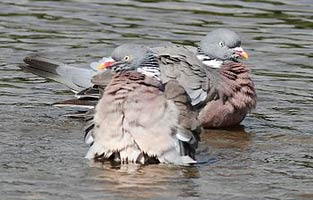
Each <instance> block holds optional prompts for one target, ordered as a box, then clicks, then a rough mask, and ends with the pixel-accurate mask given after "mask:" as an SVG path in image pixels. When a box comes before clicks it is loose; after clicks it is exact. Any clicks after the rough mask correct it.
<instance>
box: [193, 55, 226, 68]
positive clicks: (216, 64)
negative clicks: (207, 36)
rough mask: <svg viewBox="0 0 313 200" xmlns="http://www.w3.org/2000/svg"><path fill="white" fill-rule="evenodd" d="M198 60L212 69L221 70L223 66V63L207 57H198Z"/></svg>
mask: <svg viewBox="0 0 313 200" xmlns="http://www.w3.org/2000/svg"><path fill="white" fill-rule="evenodd" d="M197 58H198V59H199V60H200V61H201V62H202V63H203V64H204V65H205V66H207V67H211V68H217V69H218V68H221V65H222V64H223V61H221V60H216V59H211V58H210V57H209V56H205V55H197Z"/></svg>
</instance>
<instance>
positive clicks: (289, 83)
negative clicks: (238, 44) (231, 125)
mask: <svg viewBox="0 0 313 200" xmlns="http://www.w3.org/2000/svg"><path fill="white" fill-rule="evenodd" d="M312 10H313V6H312V3H311V1H310V0H297V1H293V0H276V1H271V0H264V1H256V0H255V1H254V0H237V1H236V0H230V1H227V2H226V1H225V2H221V1H215V0H212V1H201V0H193V1H192V0H190V1H188V0H180V1H178V0H177V1H169V2H167V1H161V0H159V1H156V0H155V1H152V0H151V1H148V0H137V1H135V0H132V1H131V0H128V1H126V0H125V1H124V0H123V1H100V0H92V1H87V0H67V1H48V0H46V1H44V0H19V1H11V0H2V1H1V3H0V34H1V37H0V49H1V56H0V66H1V67H0V113H1V115H0V122H1V123H0V126H1V129H0V137H1V140H0V177H1V180H0V188H1V190H0V197H1V198H0V199H75V200H76V199H218V200H220V199H223V200H224V199H232V200H233V199H238V200H242V199H253V200H254V199H312V198H313V189H312V188H313V153H312V152H313V125H312V124H313V117H312V113H313V81H312V80H313V71H312V69H313V59H312V57H313V54H312V52H313V31H312V29H313V12H312ZM218 27H228V28H231V29H233V30H235V31H237V32H239V33H240V35H241V37H242V40H243V44H242V46H243V47H244V48H245V49H246V51H247V52H248V53H249V54H250V59H249V60H248V61H247V62H246V64H248V65H249V66H250V71H251V76H252V78H253V80H254V82H255V84H256V88H257V94H258V105H257V109H256V110H254V111H253V112H252V113H251V114H250V115H249V116H248V117H247V118H246V119H245V120H244V122H243V123H242V125H243V126H242V127H239V128H237V129H231V130H208V131H207V133H206V134H204V135H202V141H201V145H200V148H199V159H201V160H208V161H209V163H208V164H200V165H197V166H194V167H178V166H166V165H154V166H137V165H130V166H111V165H109V164H104V165H100V164H95V163H90V162H88V161H87V160H85V159H84V158H83V157H84V154H85V153H86V152H87V149H88V147H87V146H85V145H84V143H83V139H82V137H83V136H82V132H81V128H82V126H83V123H82V122H81V121H79V120H73V119H68V118H66V117H62V114H65V113H66V112H68V111H64V110H62V109H60V108H54V107H52V106H51V103H53V102H55V101H58V100H64V99H67V98H70V97H72V94H71V92H69V91H68V89H67V88H65V87H64V86H62V85H60V84H58V83H54V82H51V81H47V80H45V79H43V78H40V77H37V76H35V75H32V74H29V73H25V72H23V71H21V70H20V69H19V68H18V67H17V65H18V64H19V63H21V62H22V59H23V57H24V56H25V55H27V54H31V53H43V54H45V55H47V56H48V57H49V58H52V59H56V60H59V61H63V62H65V63H69V64H73V65H77V66H87V65H88V64H89V63H90V62H92V61H94V60H98V59H99V58H101V57H103V56H105V55H109V54H110V52H111V51H112V49H113V48H114V47H116V46H117V45H119V44H122V43H125V42H139V43H144V44H145V43H157V42H159V41H165V42H166V41H170V42H175V43H178V44H185V45H196V44H197V42H198V41H199V40H200V39H201V37H202V36H204V35H205V34H206V33H207V32H208V31H210V30H213V29H215V28H218Z"/></svg>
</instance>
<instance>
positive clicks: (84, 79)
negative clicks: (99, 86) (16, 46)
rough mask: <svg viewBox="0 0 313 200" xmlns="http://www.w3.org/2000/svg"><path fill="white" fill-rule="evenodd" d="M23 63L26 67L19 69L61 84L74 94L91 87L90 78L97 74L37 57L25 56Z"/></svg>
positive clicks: (89, 70)
mask: <svg viewBox="0 0 313 200" xmlns="http://www.w3.org/2000/svg"><path fill="white" fill-rule="evenodd" d="M24 62H25V63H26V64H27V65H20V66H19V67H20V68H22V69H24V70H26V71H29V72H31V73H33V74H36V75H38V76H41V77H45V78H48V79H51V80H54V81H56V82H59V83H62V84H64V85H66V86H67V87H69V88H70V89H72V90H73V91H74V92H78V91H80V90H83V89H85V88H88V87H91V86H92V83H91V82H90V78H91V77H92V76H94V75H95V74H96V73H97V72H96V71H94V70H92V69H90V68H79V67H72V66H69V65H66V64H64V63H61V62H57V61H54V60H51V59H47V58H44V57H41V56H38V55H33V56H27V57H25V58H24Z"/></svg>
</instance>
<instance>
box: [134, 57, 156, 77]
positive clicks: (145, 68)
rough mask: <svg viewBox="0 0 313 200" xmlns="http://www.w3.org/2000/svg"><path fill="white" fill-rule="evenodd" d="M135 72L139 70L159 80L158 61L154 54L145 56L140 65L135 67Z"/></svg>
mask: <svg viewBox="0 0 313 200" xmlns="http://www.w3.org/2000/svg"><path fill="white" fill-rule="evenodd" d="M137 72H140V73H142V74H144V75H146V76H148V77H152V78H155V79H157V80H161V78H160V77H161V71H160V68H159V63H158V60H157V58H156V57H155V56H154V55H152V54H151V55H149V56H147V57H146V58H145V59H144V61H143V62H142V63H141V65H140V67H138V68H137Z"/></svg>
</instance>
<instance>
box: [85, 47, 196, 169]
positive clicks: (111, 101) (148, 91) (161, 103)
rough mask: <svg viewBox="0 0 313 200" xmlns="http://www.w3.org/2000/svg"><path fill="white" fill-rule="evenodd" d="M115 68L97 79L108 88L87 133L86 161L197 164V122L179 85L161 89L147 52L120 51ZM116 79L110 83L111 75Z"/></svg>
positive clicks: (153, 60) (173, 82)
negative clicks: (195, 157) (109, 75)
mask: <svg viewBox="0 0 313 200" xmlns="http://www.w3.org/2000/svg"><path fill="white" fill-rule="evenodd" d="M112 58H113V59H114V61H115V63H113V64H111V65H110V66H107V69H108V70H106V71H105V72H103V73H101V74H98V75H96V76H94V77H93V83H95V84H98V85H99V86H100V87H101V86H103V85H104V86H105V88H104V90H103V92H102V95H101V98H100V100H99V102H98V104H97V105H96V107H95V114H94V116H93V118H91V123H89V124H88V126H87V128H86V136H85V140H86V142H87V143H91V147H90V149H89V151H88V153H87V155H86V158H89V159H95V160H111V161H115V162H119V163H122V164H127V163H142V164H146V163H155V162H157V163H158V162H161V163H170V164H178V165H184V164H190V163H195V162H196V161H195V160H194V154H195V149H196V147H197V144H198V134H199V130H200V129H199V123H198V122H197V120H196V115H195V114H194V113H193V112H192V111H191V105H190V99H189V98H188V95H187V94H186V92H185V90H184V89H183V88H182V87H181V86H180V85H179V84H178V83H177V81H176V80H170V81H168V82H167V83H165V84H163V83H162V82H161V81H160V69H159V66H158V62H157V60H156V57H155V56H154V54H153V52H152V51H150V50H149V49H148V48H147V47H145V46H141V45H134V44H124V45H121V46H119V47H117V48H116V49H115V50H114V51H113V53H112ZM109 73H111V74H113V75H112V77H111V78H110V81H109V82H108V80H107V79H108V78H107V75H108V74H109Z"/></svg>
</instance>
